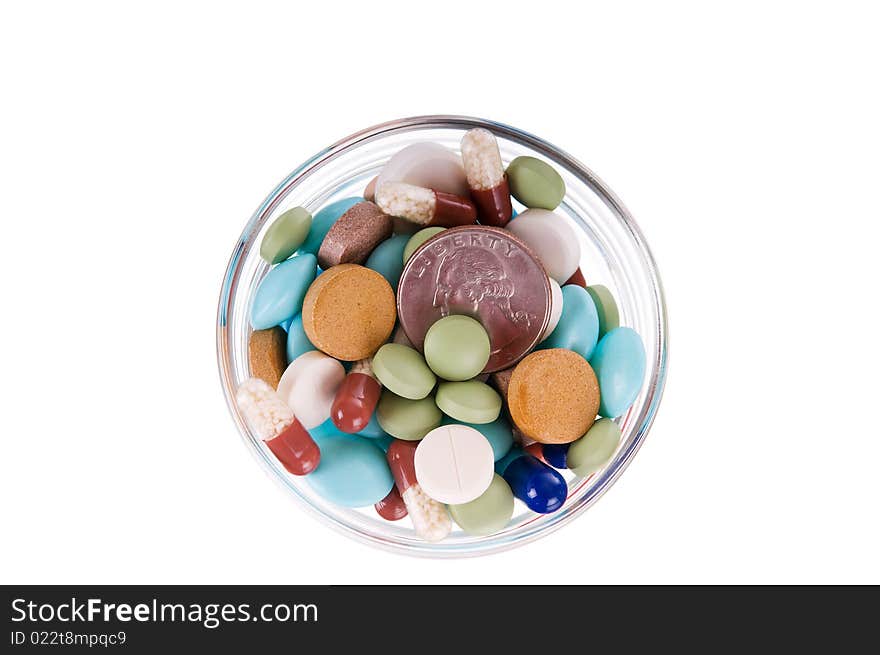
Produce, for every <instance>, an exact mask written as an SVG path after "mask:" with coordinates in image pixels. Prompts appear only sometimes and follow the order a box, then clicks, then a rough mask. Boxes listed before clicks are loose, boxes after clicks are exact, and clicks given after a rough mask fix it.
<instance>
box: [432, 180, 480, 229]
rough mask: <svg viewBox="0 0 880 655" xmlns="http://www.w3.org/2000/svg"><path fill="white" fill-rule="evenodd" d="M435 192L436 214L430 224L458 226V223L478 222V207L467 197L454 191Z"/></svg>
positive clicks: (470, 223)
mask: <svg viewBox="0 0 880 655" xmlns="http://www.w3.org/2000/svg"><path fill="white" fill-rule="evenodd" d="M432 191H433V192H434V201H435V202H434V216H433V217H431V220H430V221H428V223H427V224H428V226H431V227H433V226H435V225H437V226H440V227H456V226H457V225H473V224H474V223H476V222H477V208H476V207H475V206H474V203H472V202H471V201H470V200H468V199H467V198H463V197H461V196H457V195H455V194H454V193H444V192H443V191H437V190H436V189H432Z"/></svg>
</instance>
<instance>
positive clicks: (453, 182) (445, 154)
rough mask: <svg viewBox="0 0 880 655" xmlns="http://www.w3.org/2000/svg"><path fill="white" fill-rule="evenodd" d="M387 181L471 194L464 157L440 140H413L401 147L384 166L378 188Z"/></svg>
mask: <svg viewBox="0 0 880 655" xmlns="http://www.w3.org/2000/svg"><path fill="white" fill-rule="evenodd" d="M385 182H406V183H408V184H414V185H416V186H421V187H425V188H428V189H434V190H435V191H445V192H446V193H454V194H456V195H458V196H464V197H465V198H467V197H468V194H469V193H470V190H469V189H468V184H467V177H466V176H465V174H464V166H462V164H461V157H459V156H458V155H456V154H455V153H454V152H452V151H451V150H449V149H447V148H444V147H443V146H441V145H440V144H437V143H429V142H422V143H413V144H412V145H409V146H407V147H406V148H404V149H403V150H400V151H399V152H398V153H397V154H395V155H394V156H393V157H392V158H391V159H389V160H388V163H386V164H385V166H383V167H382V170H381V171H380V172H379V177H378V178H377V180H376V188H377V189H378V188H379V187H380V186H382V184H384V183H385Z"/></svg>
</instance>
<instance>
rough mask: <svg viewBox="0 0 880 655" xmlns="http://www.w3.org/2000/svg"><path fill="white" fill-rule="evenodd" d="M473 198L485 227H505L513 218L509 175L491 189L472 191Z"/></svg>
mask: <svg viewBox="0 0 880 655" xmlns="http://www.w3.org/2000/svg"><path fill="white" fill-rule="evenodd" d="M471 198H472V199H473V201H474V204H475V205H476V206H477V210H478V213H479V215H480V223H482V224H483V225H492V226H494V227H504V226H505V225H507V223H508V222H509V221H510V218H511V216H513V205H511V204H510V187H509V186H508V185H507V175H505V176H504V179H502V180H501V182H500V183H499V184H497V185H495V186H494V187H492V188H491V189H471Z"/></svg>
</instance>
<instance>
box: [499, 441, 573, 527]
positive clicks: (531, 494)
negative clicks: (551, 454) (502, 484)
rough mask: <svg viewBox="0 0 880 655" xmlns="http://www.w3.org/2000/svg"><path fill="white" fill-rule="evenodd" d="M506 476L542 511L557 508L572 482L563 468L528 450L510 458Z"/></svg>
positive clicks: (517, 492) (529, 504)
mask: <svg viewBox="0 0 880 655" xmlns="http://www.w3.org/2000/svg"><path fill="white" fill-rule="evenodd" d="M505 459H506V458H505ZM502 477H503V478H504V479H505V480H506V481H507V484H509V485H510V489H511V490H512V491H513V495H514V496H516V497H517V498H519V499H520V500H521V501H523V502H524V503H525V504H526V506H527V507H528V508H529V509H530V510H532V511H533V512H538V513H539V514H550V513H551V512H555V511H556V510H558V509H559V508H560V507H562V504H563V503H564V502H565V498H566V496H567V495H568V485H567V484H566V483H565V479H564V478H563V477H562V476H561V475H560V474H559V472H558V471H555V470H553V469H552V468H550V467H549V466H547V465H546V464H545V463H544V462H542V461H541V460H539V459H537V458H535V457H532V456H531V455H528V454H523V455H522V456H521V457H517V458H516V459H514V460H513V461H511V462H509V463H508V464H507V466H506V468H505V470H504V473H503V474H502Z"/></svg>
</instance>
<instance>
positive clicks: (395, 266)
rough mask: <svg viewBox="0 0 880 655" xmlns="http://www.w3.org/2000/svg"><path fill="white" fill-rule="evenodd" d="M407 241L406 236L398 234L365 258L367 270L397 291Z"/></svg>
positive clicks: (407, 237) (407, 236)
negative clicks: (373, 272) (370, 270)
mask: <svg viewBox="0 0 880 655" xmlns="http://www.w3.org/2000/svg"><path fill="white" fill-rule="evenodd" d="M407 241H409V235H408V234H398V235H396V236H393V237H391V238H390V239H386V240H385V241H383V242H382V243H380V244H379V245H378V246H376V248H375V249H374V250H373V252H372V253H370V256H369V257H368V258H367V262H366V264H364V265H365V266H366V267H367V268H371V269H373V270H374V271H376V272H377V273H378V274H379V275H381V276H382V277H384V278H385V279H386V280H388V284H390V285H391V288H392V289H397V283H398V282H399V281H400V273H401V272H402V271H403V249H404V248H406V243H407Z"/></svg>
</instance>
